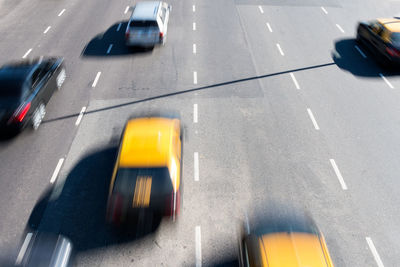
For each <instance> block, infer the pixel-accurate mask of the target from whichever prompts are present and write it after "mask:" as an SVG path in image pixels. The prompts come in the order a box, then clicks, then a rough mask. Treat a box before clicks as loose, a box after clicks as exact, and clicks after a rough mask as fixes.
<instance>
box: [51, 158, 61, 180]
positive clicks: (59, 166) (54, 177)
mask: <svg viewBox="0 0 400 267" xmlns="http://www.w3.org/2000/svg"><path fill="white" fill-rule="evenodd" d="M63 163H64V158H61V159H60V160H59V161H58V163H57V166H56V168H55V170H54V172H53V175H52V176H51V179H50V183H51V184H52V183H54V182H55V181H56V179H57V176H58V173H59V172H60V170H61V166H62V165H63Z"/></svg>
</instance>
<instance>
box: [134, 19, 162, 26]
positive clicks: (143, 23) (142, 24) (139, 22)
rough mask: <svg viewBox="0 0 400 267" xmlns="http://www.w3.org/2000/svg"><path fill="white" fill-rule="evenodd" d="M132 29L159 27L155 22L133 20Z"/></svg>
mask: <svg viewBox="0 0 400 267" xmlns="http://www.w3.org/2000/svg"><path fill="white" fill-rule="evenodd" d="M130 26H131V27H158V25H157V21H155V20H132V21H131V24H130Z"/></svg>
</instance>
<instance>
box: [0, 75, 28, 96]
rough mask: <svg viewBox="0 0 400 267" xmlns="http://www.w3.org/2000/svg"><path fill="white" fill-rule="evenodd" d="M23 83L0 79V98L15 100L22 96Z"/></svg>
mask: <svg viewBox="0 0 400 267" xmlns="http://www.w3.org/2000/svg"><path fill="white" fill-rule="evenodd" d="M22 92H23V81H21V80H18V79H7V78H0V97H2V98H4V97H11V98H17V97H20V96H21V95H22Z"/></svg>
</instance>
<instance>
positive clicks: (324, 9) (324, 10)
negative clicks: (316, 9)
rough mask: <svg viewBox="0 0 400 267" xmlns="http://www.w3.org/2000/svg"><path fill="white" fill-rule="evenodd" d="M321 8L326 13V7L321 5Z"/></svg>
mask: <svg viewBox="0 0 400 267" xmlns="http://www.w3.org/2000/svg"><path fill="white" fill-rule="evenodd" d="M321 9H322V11H324V13H325V14H328V11H326V9H325V8H324V7H323V6H321Z"/></svg>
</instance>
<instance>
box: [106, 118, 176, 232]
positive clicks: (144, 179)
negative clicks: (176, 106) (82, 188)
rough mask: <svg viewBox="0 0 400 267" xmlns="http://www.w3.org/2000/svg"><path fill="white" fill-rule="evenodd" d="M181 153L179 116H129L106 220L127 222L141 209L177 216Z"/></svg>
mask: <svg viewBox="0 0 400 267" xmlns="http://www.w3.org/2000/svg"><path fill="white" fill-rule="evenodd" d="M181 153H182V143H181V127H180V121H179V119H170V118H161V117H151V118H135V119H131V120H129V121H128V122H127V123H126V125H125V129H124V131H123V133H122V138H121V144H120V147H119V151H118V157H117V160H116V163H115V167H114V171H113V174H112V177H111V183H110V188H109V194H108V204H107V221H108V222H109V223H112V224H115V225H120V224H124V223H127V222H129V221H130V220H131V219H133V218H136V216H137V214H138V212H139V211H142V212H143V211H149V212H151V213H152V214H154V215H159V216H171V217H172V219H173V220H175V218H176V216H177V215H178V214H179V208H180V191H181V190H180V184H181V164H182V159H181Z"/></svg>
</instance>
